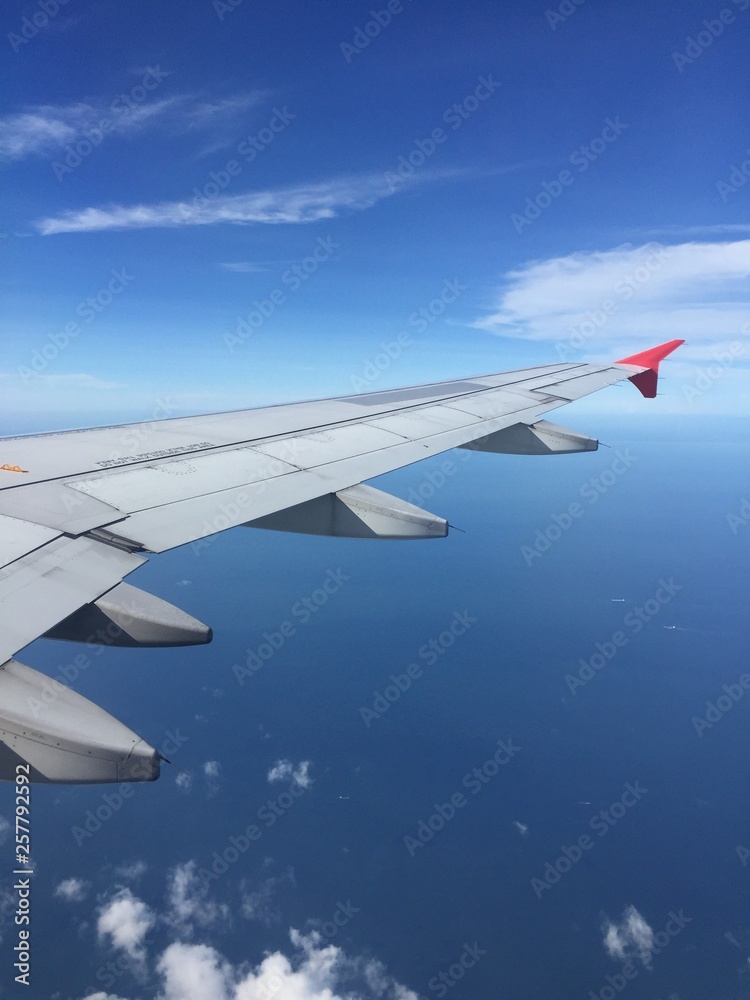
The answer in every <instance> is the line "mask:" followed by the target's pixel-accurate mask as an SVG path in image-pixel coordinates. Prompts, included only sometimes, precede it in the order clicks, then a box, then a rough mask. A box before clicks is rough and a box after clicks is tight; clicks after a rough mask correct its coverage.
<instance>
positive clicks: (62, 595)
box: [0, 536, 146, 663]
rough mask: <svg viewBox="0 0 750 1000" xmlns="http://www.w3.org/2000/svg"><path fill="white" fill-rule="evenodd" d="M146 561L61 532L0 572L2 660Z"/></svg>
mask: <svg viewBox="0 0 750 1000" xmlns="http://www.w3.org/2000/svg"><path fill="white" fill-rule="evenodd" d="M144 562H146V560H145V558H144V557H143V556H137V555H134V554H133V553H131V552H125V551H123V550H121V549H117V548H114V547H113V546H111V545H105V544H103V543H102V542H97V541H94V540H93V539H90V538H84V537H81V538H65V537H64V536H61V537H59V538H55V539H53V540H52V541H50V542H48V543H47V544H46V545H44V546H42V547H41V548H38V549H36V550H34V551H33V552H29V553H27V554H26V555H25V556H23V557H22V558H20V559H17V560H16V561H15V562H13V563H11V564H10V565H9V566H6V567H5V568H4V569H2V570H0V621H2V624H3V627H2V631H0V663H2V662H4V661H5V660H8V659H10V657H11V656H13V654H14V653H17V652H18V650H19V649H23V647H24V646H26V645H28V643H30V642H32V641H33V640H34V639H36V638H38V637H39V636H40V635H44V633H45V632H47V631H48V630H49V629H51V628H52V627H53V626H54V625H57V624H58V622H60V621H62V620H63V619H64V618H67V617H68V615H70V614H72V613H73V612H74V611H76V610H77V609H78V608H80V607H81V606H82V605H83V604H89V603H91V602H92V601H95V600H96V599H97V598H98V597H101V596H102V594H105V593H106V592H107V591H108V590H111V589H112V587H114V586H116V585H117V584H118V583H120V581H121V580H122V579H123V577H124V576H127V574H128V573H132V572H133V570H134V569H137V568H138V567H139V566H141V565H142V564H143V563H144Z"/></svg>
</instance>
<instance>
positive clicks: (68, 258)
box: [0, 0, 750, 432]
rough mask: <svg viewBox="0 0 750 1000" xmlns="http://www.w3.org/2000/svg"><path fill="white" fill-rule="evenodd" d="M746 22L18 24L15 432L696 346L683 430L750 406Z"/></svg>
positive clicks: (6, 116)
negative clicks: (671, 344)
mask: <svg viewBox="0 0 750 1000" xmlns="http://www.w3.org/2000/svg"><path fill="white" fill-rule="evenodd" d="M748 6H749V5H748V4H747V2H746V0H728V3H727V5H726V6H725V7H724V8H718V7H717V8H716V9H715V8H714V7H713V6H711V5H710V4H706V3H700V2H688V3H683V4H680V5H674V4H665V3H657V4H655V5H651V6H650V7H649V8H648V11H647V12H644V10H643V9H640V8H638V7H624V6H623V5H618V4H613V3H598V4H597V3H593V2H591V0H585V2H583V3H580V4H579V5H575V4H573V3H572V2H568V3H567V4H566V3H562V4H561V5H560V7H559V8H558V7H555V6H550V7H546V6H545V5H544V4H542V3H539V4H526V3H524V4H503V5H497V4H494V3H489V2H488V3H481V2H470V3H467V4H464V5H462V6H461V9H460V13H459V12H458V11H457V10H456V9H455V7H454V6H453V5H451V4H442V3H433V4H430V6H429V9H427V8H426V7H424V5H421V4H419V3H416V2H408V0H404V2H403V3H397V2H396V0H393V3H392V5H391V8H390V10H389V9H388V7H387V5H386V6H384V7H383V8H382V11H380V8H378V7H377V6H376V7H374V8H371V7H368V6H367V5H365V4H363V5H357V4H354V5H352V4H343V3H330V2H315V3H307V2H305V3H289V4H285V5H283V7H281V8H279V7H277V6H272V5H263V4H259V3H251V2H249V0H243V2H241V3H239V4H229V3H221V2H217V3H216V4H213V5H212V3H210V2H205V3H204V2H201V3H195V2H193V3H188V4H179V5H178V4H176V3H169V2H167V3H160V4H159V5H158V6H155V5H152V4H148V3H141V4H135V5H132V4H129V5H125V4H121V3H116V2H106V3H104V2H102V3H83V2H77V0H69V2H68V3H67V4H64V5H62V6H60V7H59V9H58V10H57V13H55V7H56V2H55V3H49V4H48V8H47V9H48V10H49V11H51V12H52V13H51V15H50V16H48V15H46V14H44V12H43V10H42V8H41V7H40V5H38V4H37V5H34V4H28V5H21V7H19V8H18V10H16V11H13V12H12V13H9V14H7V15H6V17H5V27H4V35H5V44H6V59H4V60H3V67H2V70H1V71H0V72H1V73H2V82H3V87H2V94H3V99H2V113H1V114H0V159H1V160H2V167H3V170H4V173H5V179H6V183H5V185H4V188H3V191H4V194H3V196H2V214H3V221H2V225H1V226H0V230H2V232H3V238H2V240H1V241H0V253H2V255H3V262H4V266H3V268H2V275H3V283H4V289H3V291H4V302H5V308H4V310H3V344H4V348H5V350H4V357H3V362H2V369H1V370H0V378H2V382H3V384H4V388H3V400H4V406H3V415H4V423H5V425H6V430H7V431H8V432H13V431H15V430H22V429H27V428H32V427H41V426H44V427H45V428H53V427H55V426H66V425H70V423H71V422H72V423H86V422H92V421H97V420H102V421H104V420H108V419H122V418H130V419H137V418H150V417H151V416H152V415H153V414H154V413H155V412H156V413H162V412H163V411H164V409H165V408H168V409H169V411H170V412H180V413H183V412H198V411H200V410H216V409H223V408H232V407H236V406H243V405H248V406H250V405H254V404H256V403H265V402H269V401H276V400H287V399H294V398H305V397H311V396H320V395H333V394H337V393H342V392H350V391H351V390H352V388H359V387H362V388H368V387H371V386H374V385H377V386H378V387H380V386H386V385H396V384H408V383H410V382H420V381H429V380H432V379H439V378H449V377H453V376H455V375H458V374H464V373H466V374H470V373H478V372H482V371H496V370H502V369H504V368H512V367H520V366H523V365H526V364H533V363H544V362H547V361H549V360H550V359H552V360H557V359H559V358H563V359H565V360H578V359H582V358H587V359H596V360H600V359H608V360H610V359H614V358H617V357H621V356H623V355H625V354H626V353H632V351H633V350H635V349H637V348H641V347H644V346H650V345H651V343H656V342H659V341H663V340H667V339H670V338H672V337H683V336H684V337H685V338H686V339H687V340H688V345H687V346H686V347H685V348H683V350H682V351H681V352H680V354H679V356H677V357H675V358H674V359H673V360H672V361H670V363H669V366H668V374H669V376H670V384H669V389H670V392H669V397H668V398H665V399H663V400H660V401H659V402H658V403H657V404H656V405H657V406H658V407H659V408H660V412H666V411H674V412H684V413H699V414H704V413H708V412H711V413H724V412H731V413H735V414H736V413H742V412H745V410H746V408H747V388H748V386H747V348H748V329H750V328H748V327H747V326H746V325H745V324H746V323H747V320H748V315H747V291H746V275H747V266H748V264H750V255H749V254H748V249H749V248H750V241H748V239H747V237H748V234H749V233H750V226H749V225H748V224H747V222H746V219H747V214H746V207H747V199H748V190H750V187H749V186H746V185H745V181H746V179H747V172H750V163H748V162H747V161H748V157H750V153H748V144H749V143H750V137H749V136H748V131H747V116H746V106H747V84H746V76H745V74H744V65H745V58H746V51H747V31H748V14H747V12H746V10H745V9H744V8H746V7H748ZM373 10H374V11H375V14H373ZM379 11H380V12H379ZM722 11H724V13H722ZM24 18H25V19H26V20H24ZM35 19H36V21H35ZM45 21H46V23H45ZM706 22H707V23H706ZM35 25H41V26H35ZM365 42H367V44H365ZM743 163H744V164H745V168H746V171H747V172H746V171H745V170H743V166H742V165H743ZM92 300H93V301H92ZM259 306H260V309H261V311H260V312H258V309H259ZM420 310H422V314H421V316H420V314H419V311H420ZM264 312H265V315H264V314H263V313H264ZM399 334H401V337H402V339H401V342H400V343H399V341H398V340H397V338H398V336H399ZM393 342H395V343H396V345H397V346H396V347H393V346H392V347H391V349H390V352H386V353H385V354H383V348H382V345H383V344H389V343H393ZM389 354H391V355H392V354H396V357H389ZM717 357H719V358H721V359H723V361H721V360H720V361H719V362H718V364H717V363H716V361H715V359H716V358H717ZM710 366H712V367H711V372H708V373H706V370H707V369H708V368H709V367H710ZM717 383H720V384H721V388H716V384H717ZM693 390H697V395H696V392H695V391H693ZM640 406H641V401H640V398H639V397H637V394H635V393H634V394H632V395H630V394H629V393H614V392H610V393H607V394H605V395H602V396H597V397H596V399H595V400H591V401H588V402H586V403H584V404H581V408H582V409H584V410H585V409H586V408H588V409H591V410H597V411H600V412H601V411H611V410H615V411H617V410H620V409H628V410H637V409H638V408H639V407H640Z"/></svg>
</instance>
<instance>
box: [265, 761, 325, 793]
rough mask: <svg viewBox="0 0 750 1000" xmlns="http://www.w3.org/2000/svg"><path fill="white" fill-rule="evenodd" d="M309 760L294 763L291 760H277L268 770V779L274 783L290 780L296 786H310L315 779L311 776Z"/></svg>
mask: <svg viewBox="0 0 750 1000" xmlns="http://www.w3.org/2000/svg"><path fill="white" fill-rule="evenodd" d="M310 764H311V762H310V761H309V760H301V761H300V762H299V764H293V763H292V762H291V761H290V760H277V761H276V763H275V764H274V765H273V767H272V768H271V769H270V770H269V772H268V775H267V777H268V781H269V783H270V784H273V783H274V782H277V781H288V782H290V784H292V785H293V786H294V787H295V788H309V787H310V786H311V785H312V784H313V783H314V779H313V778H312V777H311V776H310Z"/></svg>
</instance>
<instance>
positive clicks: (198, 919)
mask: <svg viewBox="0 0 750 1000" xmlns="http://www.w3.org/2000/svg"><path fill="white" fill-rule="evenodd" d="M167 903H168V906H169V910H168V912H167V914H166V917H165V920H166V921H167V923H168V924H170V925H171V926H172V927H175V928H176V929H177V930H179V931H180V932H181V933H184V934H188V935H190V934H192V933H193V930H194V927H195V926H198V927H210V926H212V925H215V924H221V923H228V922H229V909H228V907H227V906H226V905H225V904H221V903H216V902H215V901H214V900H212V899H210V898H209V895H208V886H207V885H206V883H205V882H204V881H203V880H202V879H201V878H200V877H199V876H198V871H197V865H196V863H195V861H187V862H185V864H181V865H175V867H174V868H172V869H171V870H170V871H169V872H168V874H167Z"/></svg>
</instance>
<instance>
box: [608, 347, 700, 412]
mask: <svg viewBox="0 0 750 1000" xmlns="http://www.w3.org/2000/svg"><path fill="white" fill-rule="evenodd" d="M684 343H685V341H684V340H669V341H667V343H666V344H659V346H658V347H650V348H649V349H648V350H647V351H641V352H640V354H632V355H631V356H630V357H629V358H620V360H619V361H615V364H616V365H639V366H641V367H642V368H645V371H642V372H638V373H637V374H636V375H631V376H630V378H629V381H630V382H632V383H633V385H634V386H635V387H636V389H638V391H639V392H640V393H641V395H643V396H645V397H646V399H653V398H654V396H655V395H656V383H657V382H658V378H659V362H660V361H663V360H664V358H666V356H667V355H668V354H671V353H672V351H676V350H677V348H678V347H680V345H681V344H684Z"/></svg>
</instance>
